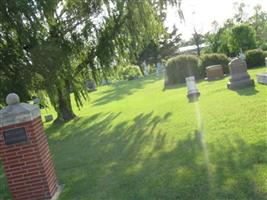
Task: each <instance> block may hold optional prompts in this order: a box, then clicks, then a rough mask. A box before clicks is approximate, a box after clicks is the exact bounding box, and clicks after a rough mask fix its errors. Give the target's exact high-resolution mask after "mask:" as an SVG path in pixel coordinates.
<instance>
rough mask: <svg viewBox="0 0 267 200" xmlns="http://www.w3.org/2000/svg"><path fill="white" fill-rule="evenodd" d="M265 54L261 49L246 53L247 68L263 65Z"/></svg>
mask: <svg viewBox="0 0 267 200" xmlns="http://www.w3.org/2000/svg"><path fill="white" fill-rule="evenodd" d="M265 56H266V53H265V52H264V51H262V50H261V49H253V50H249V51H247V52H246V61H247V65H248V68H252V67H257V66H262V65H265Z"/></svg>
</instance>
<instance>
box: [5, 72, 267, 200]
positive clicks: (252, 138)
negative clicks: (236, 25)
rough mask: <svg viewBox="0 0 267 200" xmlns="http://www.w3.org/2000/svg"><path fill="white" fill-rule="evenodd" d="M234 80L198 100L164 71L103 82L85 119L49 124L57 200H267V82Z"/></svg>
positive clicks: (205, 87) (204, 90) (206, 90)
mask: <svg viewBox="0 0 267 200" xmlns="http://www.w3.org/2000/svg"><path fill="white" fill-rule="evenodd" d="M262 71H264V69H263V68H258V69H253V70H249V73H250V75H251V76H252V77H253V78H254V79H255V76H256V74H257V73H259V72H262ZM228 79H229V78H228V77H227V78H225V79H223V80H219V81H214V82H206V81H200V82H199V83H198V88H199V90H200V92H201V96H200V99H199V102H198V103H194V104H191V103H188V100H187V98H186V93H187V89H186V87H185V86H184V85H177V86H174V87H173V88H169V89H166V90H163V80H162V79H160V78H157V77H147V78H144V79H141V80H135V81H131V82H121V83H117V84H116V85H110V86H104V87H99V88H98V91H96V92H93V93H91V94H90V101H85V102H84V106H83V107H82V108H81V109H80V110H79V109H78V108H77V107H75V108H74V110H75V113H76V114H77V116H79V118H78V119H75V120H73V121H71V122H68V123H66V124H61V125H54V124H53V125H52V124H51V123H45V127H46V133H47V136H48V138H49V145H50V149H51V152H52V154H53V159H54V163H55V167H56V172H57V176H58V178H59V180H60V182H61V183H64V184H65V189H64V192H63V194H62V196H61V197H60V200H74V199H75V200H76V199H77V200H88V199H114V200H126V199H133V200H134V199H145V200H150V199H151V200H154V199H190V200H191V199H198V200H202V199H203V200H206V199H242V200H243V199H257V200H258V199H259V200H265V199H267V124H266V120H267V98H266V96H267V88H266V86H265V85H260V84H256V87H255V88H246V89H243V90H239V91H237V92H235V91H230V90H227V89H226V83H227V81H228ZM48 113H52V114H53V115H54V116H55V113H54V111H53V110H49V111H48ZM196 130H198V131H196ZM1 174H2V173H1V172H0V194H4V199H5V200H6V199H8V198H7V196H8V195H7V193H6V191H5V190H6V189H3V188H5V187H6V181H5V180H4V178H3V177H2V176H1ZM3 185H4V186H3ZM0 199H1V197H0ZM1 200H2V199H1Z"/></svg>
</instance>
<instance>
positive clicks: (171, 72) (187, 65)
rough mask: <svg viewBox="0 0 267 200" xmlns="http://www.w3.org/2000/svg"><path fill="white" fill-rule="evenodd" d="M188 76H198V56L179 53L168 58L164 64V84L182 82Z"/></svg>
mask: <svg viewBox="0 0 267 200" xmlns="http://www.w3.org/2000/svg"><path fill="white" fill-rule="evenodd" d="M188 76H195V77H196V78H198V77H199V73H198V58H197V56H194V55H179V56H176V57H173V58H171V59H169V60H168V62H167V66H166V82H165V84H166V85H173V84H176V83H184V82H185V78H186V77H188Z"/></svg>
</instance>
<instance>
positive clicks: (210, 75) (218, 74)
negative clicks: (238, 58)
mask: <svg viewBox="0 0 267 200" xmlns="http://www.w3.org/2000/svg"><path fill="white" fill-rule="evenodd" d="M206 76H207V79H208V81H212V80H217V79H221V78H223V77H224V74H223V67H222V66H221V65H212V66H208V67H207V68H206Z"/></svg>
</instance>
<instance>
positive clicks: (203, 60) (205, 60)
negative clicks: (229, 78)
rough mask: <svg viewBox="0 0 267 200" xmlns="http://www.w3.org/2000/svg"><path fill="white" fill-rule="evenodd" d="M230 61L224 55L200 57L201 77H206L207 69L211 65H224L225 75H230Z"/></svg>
mask: <svg viewBox="0 0 267 200" xmlns="http://www.w3.org/2000/svg"><path fill="white" fill-rule="evenodd" d="M229 62H230V59H229V58H228V57H227V56H226V55H225V54H222V53H212V54H203V55H201V57H200V75H201V76H202V77H205V70H206V67H208V66H211V65H222V66H223V71H224V73H225V74H228V73H229V67H228V63H229Z"/></svg>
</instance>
